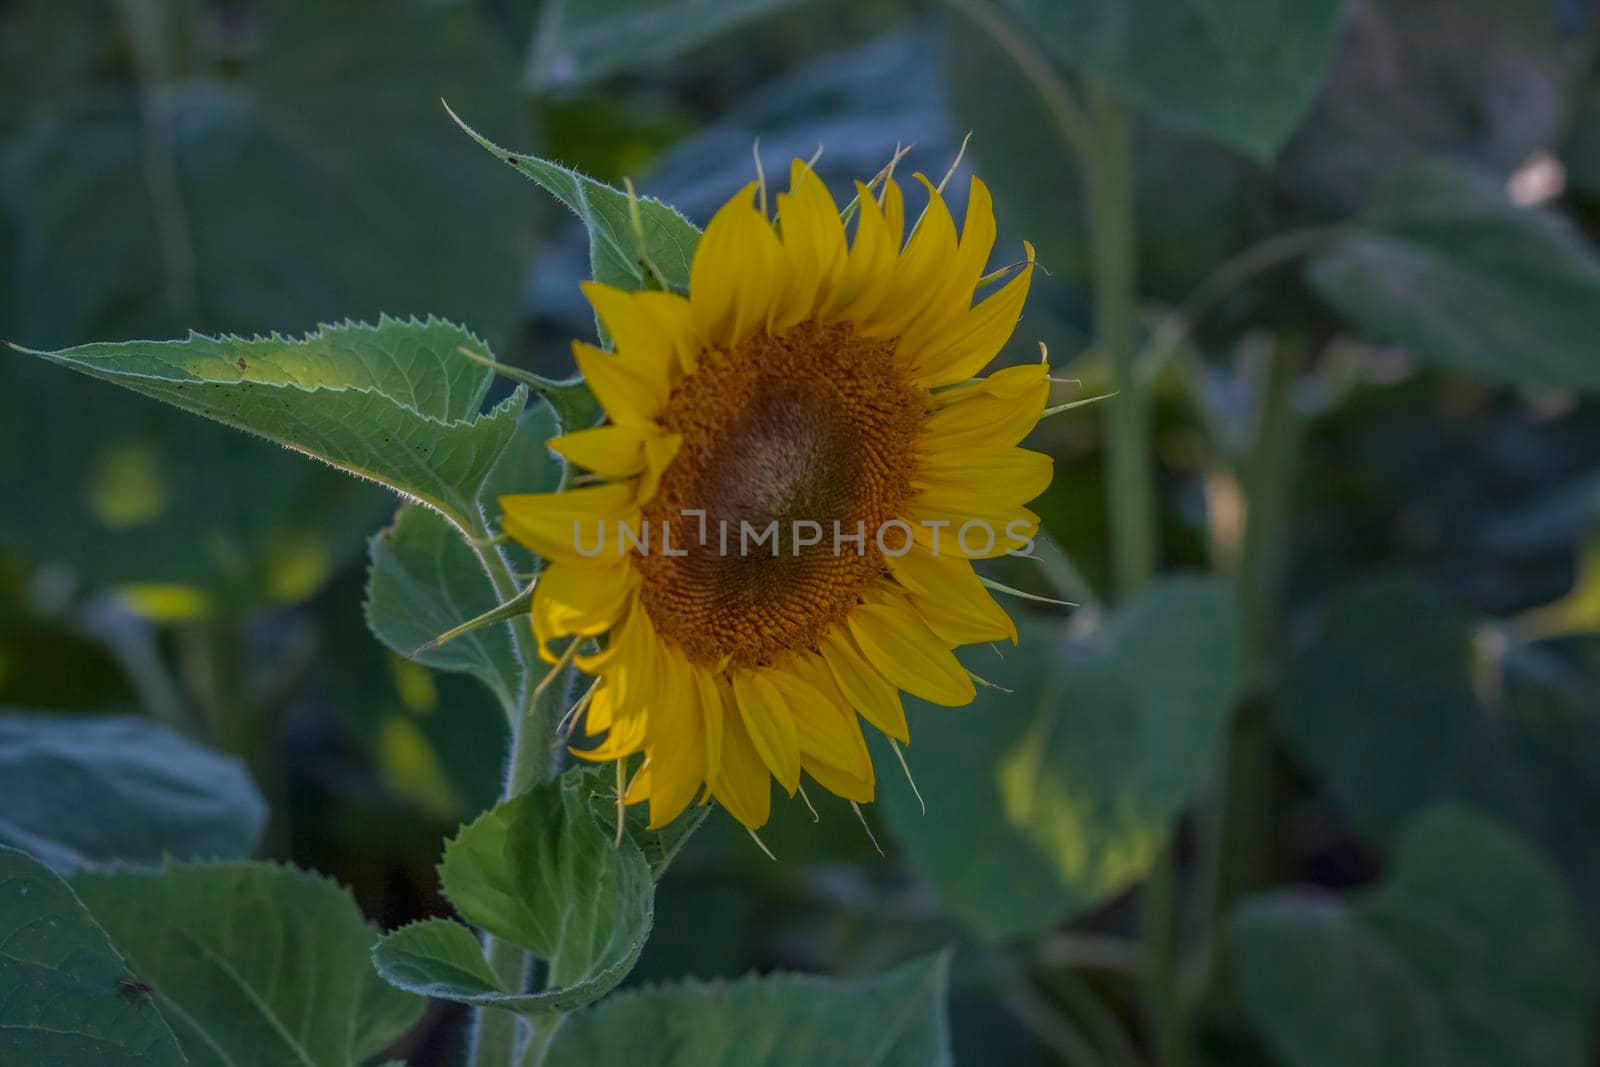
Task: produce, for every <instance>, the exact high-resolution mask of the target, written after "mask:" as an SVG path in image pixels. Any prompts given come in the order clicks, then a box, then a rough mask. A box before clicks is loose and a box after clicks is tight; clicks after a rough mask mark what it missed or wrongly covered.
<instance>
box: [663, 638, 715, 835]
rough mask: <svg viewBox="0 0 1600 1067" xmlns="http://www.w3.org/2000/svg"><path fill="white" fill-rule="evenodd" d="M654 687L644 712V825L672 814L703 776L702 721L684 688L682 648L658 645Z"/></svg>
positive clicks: (687, 684) (686, 686) (685, 803)
mask: <svg viewBox="0 0 1600 1067" xmlns="http://www.w3.org/2000/svg"><path fill="white" fill-rule="evenodd" d="M658 664H659V666H660V668H661V673H660V675H659V677H658V678H657V680H656V684H657V686H658V687H659V688H660V693H659V694H658V696H657V698H656V699H654V700H652V702H651V703H652V709H651V713H650V741H651V743H650V755H649V761H650V763H649V766H650V768H651V776H650V829H652V830H657V829H660V828H661V827H663V826H665V825H666V824H667V823H669V822H671V821H672V820H673V819H675V818H677V817H678V815H679V814H680V813H681V812H682V811H683V809H684V808H686V807H688V806H689V803H690V802H691V801H693V800H694V796H695V793H697V792H699V790H700V787H701V785H702V784H704V782H705V780H706V744H705V739H704V731H705V723H704V721H703V720H702V719H701V716H700V709H699V708H698V707H696V706H695V705H694V704H693V702H691V701H685V700H681V699H680V695H681V694H684V693H687V692H689V691H690V674H689V672H690V666H689V663H688V661H687V660H685V659H684V657H683V653H682V652H680V651H678V650H677V649H675V648H673V647H672V646H671V645H667V644H663V645H662V647H661V648H660V649H659V650H658Z"/></svg>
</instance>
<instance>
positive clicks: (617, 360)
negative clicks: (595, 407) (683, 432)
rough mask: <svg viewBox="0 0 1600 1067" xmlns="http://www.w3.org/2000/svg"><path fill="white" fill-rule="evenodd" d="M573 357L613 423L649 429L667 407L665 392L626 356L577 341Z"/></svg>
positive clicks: (573, 347) (573, 346) (574, 344)
mask: <svg viewBox="0 0 1600 1067" xmlns="http://www.w3.org/2000/svg"><path fill="white" fill-rule="evenodd" d="M572 358H573V359H575V360H577V362H578V371H579V373H581V374H582V375H583V380H584V381H585V382H586V383H587V384H588V386H589V389H590V391H591V392H593V393H594V396H595V399H596V400H598V401H600V406H601V407H603V408H605V409H606V414H607V415H609V416H611V421H612V422H614V423H617V424H618V425H620V426H650V425H652V424H653V422H654V420H655V417H656V416H657V415H658V414H660V412H661V409H662V408H663V407H665V406H666V403H667V395H666V391H665V390H664V389H663V388H662V387H661V386H660V385H659V384H658V383H656V382H655V381H653V380H652V379H651V377H650V376H648V375H641V374H639V373H638V372H637V371H636V370H635V369H634V368H632V367H630V366H629V365H628V362H627V361H626V360H625V359H623V357H621V356H618V355H615V354H613V353H611V352H602V351H600V349H598V348H596V347H595V346H594V345H590V344H585V343H584V342H582V341H574V342H572Z"/></svg>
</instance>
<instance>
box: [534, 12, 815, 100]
mask: <svg viewBox="0 0 1600 1067" xmlns="http://www.w3.org/2000/svg"><path fill="white" fill-rule="evenodd" d="M799 3H801V0H721V2H719V3H715V4H708V3H705V2H704V0H671V2H667V3H663V2H661V0H577V2H574V0H550V2H549V3H547V4H545V5H544V6H543V7H541V8H540V10H539V25H538V28H537V32H536V35H535V37H534V39H533V42H532V47H531V49H530V51H529V55H528V70H527V75H526V76H527V81H528V84H529V85H530V86H531V87H532V88H535V89H547V88H551V87H562V88H568V87H572V86H575V85H582V84H584V83H587V82H591V81H594V80H596V79H598V78H603V77H605V76H606V75H608V74H613V73H617V72H620V71H626V70H628V69H630V68H633V67H642V66H648V65H651V64H655V63H660V62H662V61H663V60H667V59H671V58H672V57H673V56H676V55H678V54H679V53H680V52H684V51H687V50H688V49H690V48H692V47H694V46H695V45H697V44H699V43H701V42H702V41H706V40H709V39H711V38H713V37H715V36H717V35H719V34H721V33H724V32H726V31H728V30H730V29H732V28H733V27H735V26H738V25H739V24H740V23H743V22H746V21H748V20H750V19H753V18H756V17H758V16H760V15H764V14H766V13H768V12H771V11H778V10H781V9H783V8H785V7H791V6H795V5H797V4H799Z"/></svg>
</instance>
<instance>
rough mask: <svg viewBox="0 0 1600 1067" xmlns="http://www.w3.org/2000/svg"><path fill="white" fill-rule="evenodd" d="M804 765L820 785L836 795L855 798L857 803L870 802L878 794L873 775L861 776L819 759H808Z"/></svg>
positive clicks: (806, 770) (847, 798) (850, 798)
mask: <svg viewBox="0 0 1600 1067" xmlns="http://www.w3.org/2000/svg"><path fill="white" fill-rule="evenodd" d="M804 767H805V772H806V773H807V774H809V775H810V776H811V777H812V778H815V779H816V780H817V784H818V785H820V786H822V788H824V789H826V790H827V791H828V792H830V793H832V794H833V795H834V796H840V797H844V798H845V799H846V800H853V801H855V802H856V803H857V804H870V803H871V802H872V799H873V797H874V796H875V795H876V792H875V788H874V784H873V779H872V778H871V777H866V778H861V777H858V776H856V775H853V774H850V773H849V772H848V771H844V770H841V769H839V768H838V767H835V766H833V765H832V764H828V763H823V762H821V761H819V760H806V761H805V762H804Z"/></svg>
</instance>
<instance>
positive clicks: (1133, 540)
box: [1082, 85, 1159, 599]
mask: <svg viewBox="0 0 1600 1067" xmlns="http://www.w3.org/2000/svg"><path fill="white" fill-rule="evenodd" d="M1089 107H1090V116H1091V121H1092V122H1093V124H1094V130H1095V138H1094V150H1093V151H1092V152H1090V153H1087V154H1085V156H1084V158H1083V160H1082V166H1083V172H1084V189H1085V195H1086V196H1087V198H1088V199H1087V208H1088V210H1087V215H1088V220H1089V243H1090V254H1091V270H1092V274H1093V281H1094V304H1095V323H1096V329H1095V332H1096V344H1097V346H1098V348H1099V350H1100V354H1101V356H1102V357H1103V358H1104V359H1105V360H1106V363H1107V365H1108V367H1109V368H1110V371H1111V383H1112V388H1113V389H1115V390H1116V394H1117V395H1116V396H1114V397H1112V398H1111V399H1110V400H1108V401H1107V402H1106V418H1107V420H1108V425H1107V442H1106V448H1107V455H1108V462H1109V465H1110V470H1109V471H1108V474H1109V477H1108V478H1107V480H1106V484H1107V490H1108V492H1109V494H1110V499H1109V502H1108V503H1109V507H1110V511H1111V536H1112V542H1113V543H1112V548H1113V566H1114V568H1115V575H1116V589H1117V594H1118V596H1119V598H1121V599H1126V598H1127V597H1129V596H1131V595H1132V594H1133V593H1134V592H1135V591H1136V590H1138V588H1139V587H1140V586H1142V585H1143V584H1144V583H1145V581H1146V580H1147V579H1149V577H1150V575H1151V574H1153V573H1154V572H1155V569H1156V560H1157V555H1158V552H1159V548H1158V535H1159V528H1158V526H1157V523H1156V505H1155V465H1154V461H1153V458H1152V452H1151V441H1150V396H1149V389H1148V386H1147V383H1145V382H1144V381H1143V380H1141V378H1140V376H1139V369H1138V366H1137V365H1136V361H1135V355H1136V346H1137V341H1138V338H1137V331H1138V293H1137V277H1138V249H1137V230H1136V229H1135V218H1134V199H1133V143H1132V130H1131V125H1130V123H1129V121H1128V116H1127V112H1126V109H1125V107H1124V105H1123V103H1122V101H1121V100H1120V99H1119V98H1118V97H1117V95H1116V94H1115V92H1114V91H1112V90H1111V89H1110V88H1109V87H1106V86H1104V85H1096V86H1094V87H1093V88H1092V91H1091V95H1090V101H1089Z"/></svg>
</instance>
